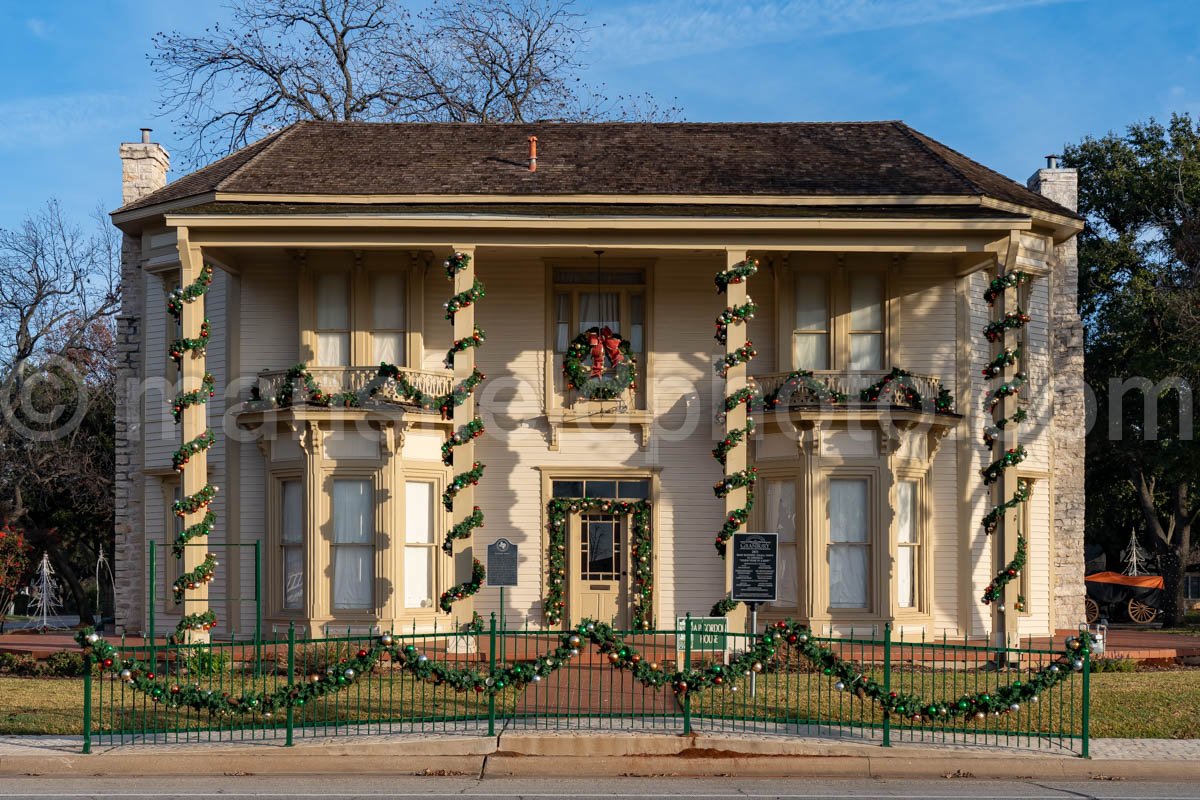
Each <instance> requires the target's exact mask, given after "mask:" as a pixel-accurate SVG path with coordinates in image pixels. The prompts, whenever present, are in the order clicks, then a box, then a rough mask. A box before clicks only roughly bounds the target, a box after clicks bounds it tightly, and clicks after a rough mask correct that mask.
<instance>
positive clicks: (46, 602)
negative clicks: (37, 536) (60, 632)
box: [32, 553, 62, 630]
mask: <svg viewBox="0 0 1200 800" xmlns="http://www.w3.org/2000/svg"><path fill="white" fill-rule="evenodd" d="M32 606H33V611H34V613H35V614H36V615H38V616H40V617H41V618H42V625H41V628H42V630H48V629H49V628H50V617H53V616H56V615H57V614H58V612H59V610H60V609H61V608H62V599H61V597H60V596H59V593H58V581H57V580H55V579H54V567H53V566H51V565H50V554H49V553H42V560H41V563H39V564H38V567H37V571H36V572H35V573H34V575H33V603H32Z"/></svg>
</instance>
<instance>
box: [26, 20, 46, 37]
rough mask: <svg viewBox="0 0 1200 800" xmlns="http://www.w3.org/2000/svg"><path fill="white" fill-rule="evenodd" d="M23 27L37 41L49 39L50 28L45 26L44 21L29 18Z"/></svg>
mask: <svg viewBox="0 0 1200 800" xmlns="http://www.w3.org/2000/svg"><path fill="white" fill-rule="evenodd" d="M25 27H26V28H28V29H29V32H30V33H32V34H33V35H34V36H36V37H37V38H39V39H48V38H50V26H49V25H47V24H46V20H44V19H38V18H37V17H30V18H29V19H27V20H25Z"/></svg>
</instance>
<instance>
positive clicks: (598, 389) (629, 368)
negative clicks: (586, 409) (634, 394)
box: [562, 325, 637, 400]
mask: <svg viewBox="0 0 1200 800" xmlns="http://www.w3.org/2000/svg"><path fill="white" fill-rule="evenodd" d="M562 371H563V376H564V377H565V378H566V381H567V388H568V389H574V390H576V391H578V392H579V393H580V394H581V395H583V396H584V397H586V398H587V399H588V400H615V399H616V398H618V397H620V396H621V394H622V393H623V392H624V391H625V390H626V389H636V388H637V358H636V357H635V356H634V355H633V347H632V345H630V343H629V342H628V341H627V340H625V339H623V338H621V336H620V334H618V333H615V332H613V330H612V329H611V328H609V327H608V326H607V325H606V326H604V327H603V328H588V329H587V330H586V331H584V332H583V333H581V334H579V335H578V336H576V337H575V338H574V339H572V340H571V343H570V345H568V346H567V352H566V354H565V355H564V356H563V363H562Z"/></svg>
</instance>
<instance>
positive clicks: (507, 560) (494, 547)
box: [487, 539, 517, 587]
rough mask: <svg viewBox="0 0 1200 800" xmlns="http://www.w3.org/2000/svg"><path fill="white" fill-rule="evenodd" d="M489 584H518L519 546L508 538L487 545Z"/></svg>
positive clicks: (498, 585) (502, 585) (500, 585)
mask: <svg viewBox="0 0 1200 800" xmlns="http://www.w3.org/2000/svg"><path fill="white" fill-rule="evenodd" d="M487 585H488V586H496V587H505V586H516V585H517V546H516V545H515V544H513V543H512V542H510V541H509V540H508V539H497V540H496V541H494V542H492V543H491V544H489V545H488V547H487Z"/></svg>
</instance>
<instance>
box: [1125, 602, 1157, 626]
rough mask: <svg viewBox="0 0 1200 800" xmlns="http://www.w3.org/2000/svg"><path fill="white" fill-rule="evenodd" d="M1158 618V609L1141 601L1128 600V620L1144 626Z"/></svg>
mask: <svg viewBox="0 0 1200 800" xmlns="http://www.w3.org/2000/svg"><path fill="white" fill-rule="evenodd" d="M1157 616H1158V609H1157V608H1155V607H1154V606H1152V605H1149V604H1147V603H1143V602H1142V601H1141V600H1136V599H1132V598H1131V599H1130V601H1129V618H1130V619H1131V620H1133V621H1134V622H1136V623H1138V624H1140V625H1145V624H1146V623H1147V622H1153V621H1154V618H1155V617H1157Z"/></svg>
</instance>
